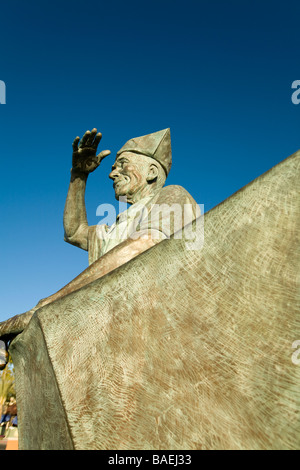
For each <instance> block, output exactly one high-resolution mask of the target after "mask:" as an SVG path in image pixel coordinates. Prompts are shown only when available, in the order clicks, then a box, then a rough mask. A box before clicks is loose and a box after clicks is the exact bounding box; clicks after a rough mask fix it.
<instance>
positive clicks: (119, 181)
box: [113, 177, 129, 189]
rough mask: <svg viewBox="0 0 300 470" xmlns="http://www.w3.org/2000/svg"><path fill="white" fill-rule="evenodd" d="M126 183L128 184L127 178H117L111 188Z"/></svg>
mask: <svg viewBox="0 0 300 470" xmlns="http://www.w3.org/2000/svg"><path fill="white" fill-rule="evenodd" d="M128 182H129V177H123V178H118V179H117V180H114V183H113V188H114V189H115V188H116V187H117V186H120V184H125V183H128Z"/></svg>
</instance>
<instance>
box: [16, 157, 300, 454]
mask: <svg viewBox="0 0 300 470" xmlns="http://www.w3.org/2000/svg"><path fill="white" fill-rule="evenodd" d="M299 173H300V152H297V153H296V154H294V155H292V156H291V157H289V158H288V159H286V160H285V161H283V162H282V163H280V164H279V165H277V166H276V167H274V168H273V169H271V170H270V171H269V172H267V173H266V174H264V175H262V176H260V177H259V178H257V179H256V180H255V181H253V182H252V183H250V184H249V185H247V186H246V187H244V188H242V189H241V190H240V191H239V192H237V193H236V194H234V195H233V196H231V197H230V198H229V199H227V200H226V201H224V202H223V203H222V204H220V205H219V206H217V207H215V208H214V209H213V210H211V211H210V212H208V213H207V214H206V215H205V242H204V246H203V248H202V250H199V251H193V250H188V249H187V245H186V242H185V241H184V240H177V239H174V238H172V239H170V240H165V241H162V242H161V243H159V244H157V245H156V246H154V247H152V248H151V249H149V250H148V251H146V252H144V253H142V254H140V255H138V256H137V257H135V258H134V259H132V260H131V261H129V262H128V263H126V264H124V265H123V266H120V267H119V268H117V269H115V270H113V271H112V272H110V273H109V274H107V275H105V276H104V277H102V278H101V279H98V280H95V281H94V282H92V283H90V284H88V285H86V286H85V287H82V288H81V289H79V290H77V291H75V292H73V293H70V294H69V295H66V296H64V297H63V298H61V299H59V300H56V301H54V302H52V303H50V304H48V305H46V306H44V307H42V308H40V309H38V310H37V311H36V312H35V313H34V315H33V317H32V320H31V321H30V322H29V324H28V326H27V328H26V329H25V330H24V332H23V333H22V334H20V335H19V336H18V337H17V338H16V339H15V340H14V341H13V342H12V344H11V347H10V351H11V353H12V358H13V361H14V364H15V368H16V386H17V402H18V409H19V430H20V438H19V446H20V448H23V449H32V448H34V449H56V448H66V449H70V448H75V449H81V448H85V449H297V448H299V446H300V415H299V410H300V390H299V379H300V366H299V365H298V366H297V365H296V364H294V363H293V361H292V353H293V349H292V344H293V342H294V341H295V340H297V339H300V326H299V307H300V243H299V242H300V198H299V192H300V191H299V189H300V178H299V176H300V175H299ZM92 266H93V265H92ZM92 266H91V267H90V268H92ZM90 268H89V269H90ZM41 415H42V416H43V419H41Z"/></svg>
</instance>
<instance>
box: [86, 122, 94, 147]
mask: <svg viewBox="0 0 300 470" xmlns="http://www.w3.org/2000/svg"><path fill="white" fill-rule="evenodd" d="M96 134H97V129H95V127H94V129H92V130H91V133H90V135H89V137H88V139H87V141H86V145H88V146H90V147H91V146H92V145H93V142H94V138H95V135H96Z"/></svg>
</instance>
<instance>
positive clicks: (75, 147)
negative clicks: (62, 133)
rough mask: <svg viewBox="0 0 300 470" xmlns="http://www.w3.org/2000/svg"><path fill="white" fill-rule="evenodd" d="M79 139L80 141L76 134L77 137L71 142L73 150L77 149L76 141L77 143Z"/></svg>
mask: <svg viewBox="0 0 300 470" xmlns="http://www.w3.org/2000/svg"><path fill="white" fill-rule="evenodd" d="M79 141H80V137H78V136H77V137H76V138H75V139H74V142H73V144H72V147H73V151H74V152H76V150H78V143H79Z"/></svg>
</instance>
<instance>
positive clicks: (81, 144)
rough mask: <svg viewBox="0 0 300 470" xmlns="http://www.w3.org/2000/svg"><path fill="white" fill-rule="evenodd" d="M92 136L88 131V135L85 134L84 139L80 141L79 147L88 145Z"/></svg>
mask: <svg viewBox="0 0 300 470" xmlns="http://www.w3.org/2000/svg"><path fill="white" fill-rule="evenodd" d="M90 135H91V133H90V131H86V133H85V134H84V136H83V137H82V139H81V141H80V144H79V147H83V146H84V145H86V143H87V140H88V139H89V137H90Z"/></svg>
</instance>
